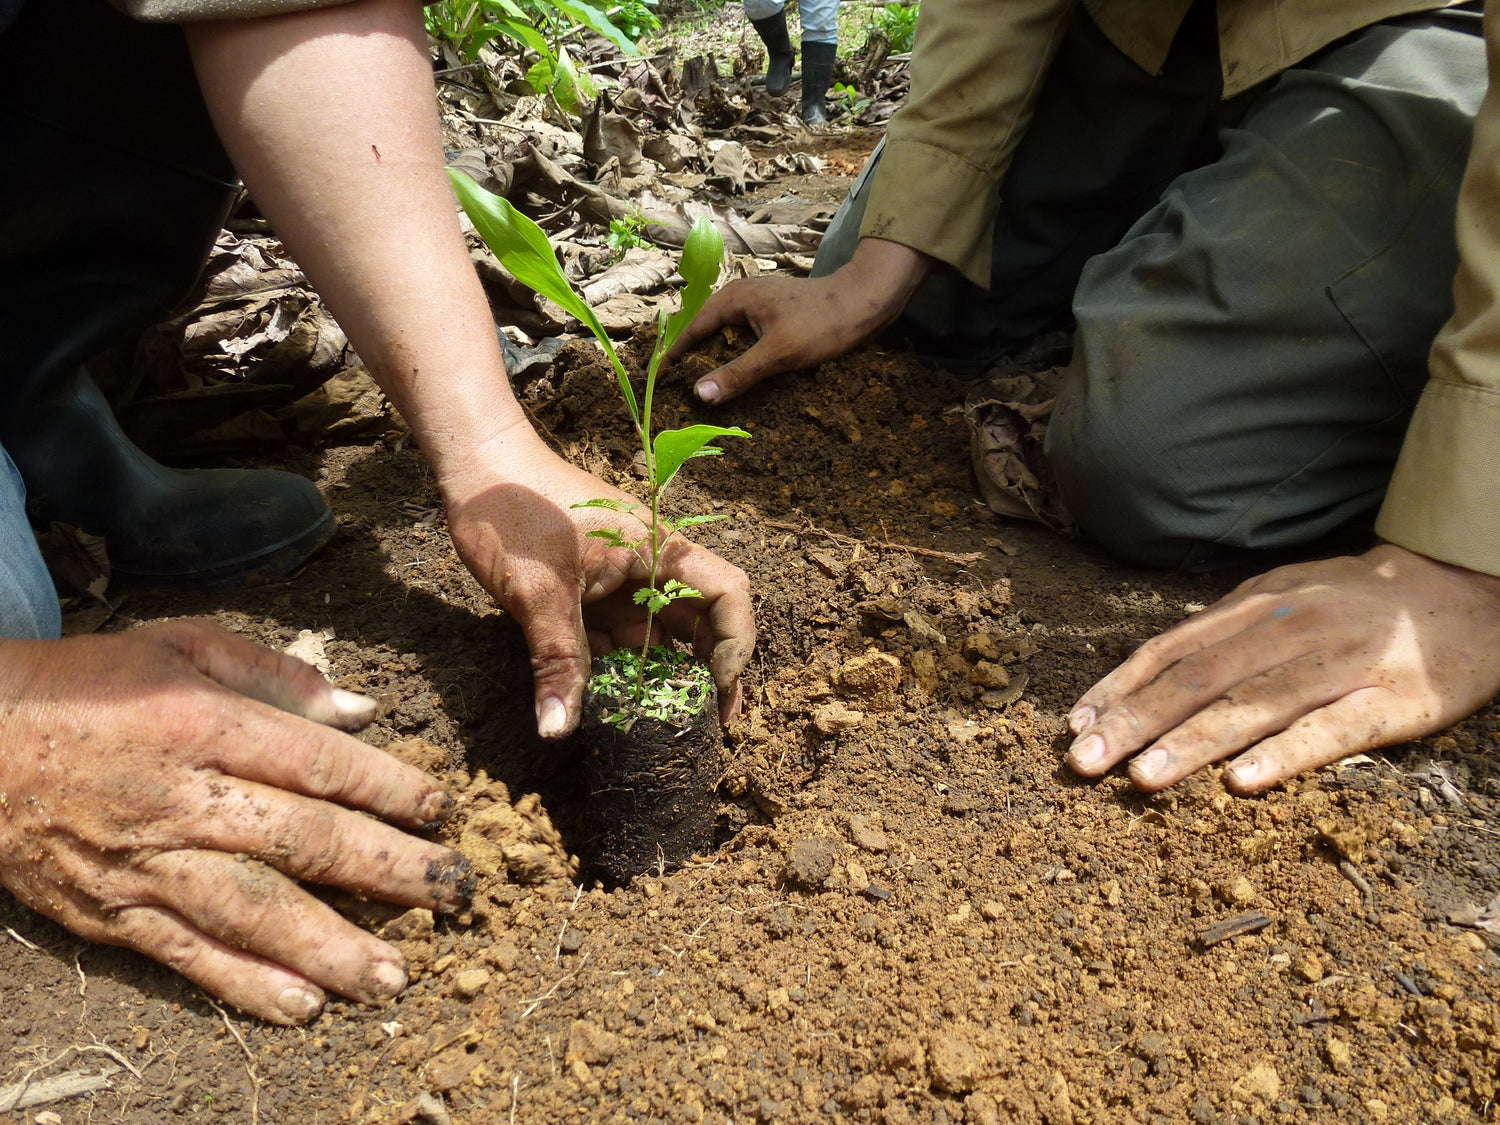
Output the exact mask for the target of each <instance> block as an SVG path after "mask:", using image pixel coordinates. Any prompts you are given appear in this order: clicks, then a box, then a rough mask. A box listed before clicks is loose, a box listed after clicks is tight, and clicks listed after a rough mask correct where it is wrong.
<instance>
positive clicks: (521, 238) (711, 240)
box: [448, 168, 750, 722]
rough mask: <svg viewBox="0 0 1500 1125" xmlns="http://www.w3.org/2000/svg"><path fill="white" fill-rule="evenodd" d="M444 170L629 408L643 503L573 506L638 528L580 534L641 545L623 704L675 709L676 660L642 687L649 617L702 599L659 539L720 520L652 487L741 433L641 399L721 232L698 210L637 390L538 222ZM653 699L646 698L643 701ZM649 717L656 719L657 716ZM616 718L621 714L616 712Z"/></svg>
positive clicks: (652, 388) (482, 229)
mask: <svg viewBox="0 0 1500 1125" xmlns="http://www.w3.org/2000/svg"><path fill="white" fill-rule="evenodd" d="M448 176H449V178H450V179H451V180H452V181H453V187H454V190H455V191H456V192H457V194H458V198H459V202H460V203H462V204H463V208H464V210H465V211H466V212H467V213H468V216H469V218H470V219H471V220H472V221H473V223H474V227H475V229H476V230H477V231H478V232H479V235H480V237H481V238H483V239H484V241H485V243H486V245H488V246H489V248H490V249H491V250H492V251H494V253H495V256H496V257H497V258H499V259H500V262H501V264H502V265H504V266H505V268H506V269H508V270H509V271H510V272H511V274H512V275H514V277H515V278H516V280H518V281H520V282H522V283H523V284H525V285H527V286H529V287H530V288H532V289H534V290H535V291H536V292H538V293H540V294H542V295H543V296H544V297H548V298H550V299H551V300H553V301H555V302H557V304H559V305H561V306H562V307H563V308H564V309H565V310H566V311H567V312H569V313H570V314H572V315H573V316H575V317H577V318H578V320H579V322H580V323H582V324H583V325H585V326H586V327H587V328H588V329H589V331H590V332H592V333H593V334H594V337H595V338H596V339H597V340H598V341H599V344H600V346H601V347H602V348H603V349H604V354H605V355H606V356H607V357H608V358H609V361H610V364H611V366H612V367H613V368H614V372H615V380H616V383H617V385H618V386H619V390H620V397H621V398H622V399H623V400H624V402H625V407H626V409H627V410H628V411H629V413H630V421H631V424H632V426H633V427H634V429H635V432H636V435H637V437H638V438H639V439H640V443H641V450H642V453H643V454H644V455H645V460H646V480H647V486H648V494H647V500H646V502H645V503H644V504H642V503H632V502H626V501H620V500H611V499H599V500H589V501H585V502H584V503H583V504H578V505H574V506H575V507H593V508H606V509H609V510H610V511H614V512H618V513H620V514H621V515H628V516H630V517H632V518H633V519H635V520H636V521H637V522H638V523H639V524H640V525H641V527H642V528H643V531H644V533H643V534H642V535H641V536H640V537H639V538H632V537H631V536H630V535H628V534H627V533H626V532H625V531H624V529H622V528H607V529H600V530H597V531H591V532H589V534H590V535H591V536H594V537H596V538H599V539H603V540H605V541H607V542H609V543H611V544H612V545H614V546H617V547H624V548H628V549H630V550H633V551H641V553H642V557H643V558H644V559H645V561H646V564H647V568H648V573H647V581H646V585H645V586H643V587H642V588H641V589H639V590H637V591H636V592H635V595H634V597H635V601H636V604H638V605H642V606H644V607H645V610H646V634H647V640H646V644H645V645H644V646H643V647H642V650H641V653H640V657H639V659H638V660H636V661H632V662H631V663H633V664H634V665H635V667H634V668H633V669H632V671H633V672H634V684H633V687H632V688H631V690H630V696H631V698H632V702H634V704H635V705H636V707H637V708H638V709H641V710H644V711H645V713H647V714H650V713H652V711H653V710H657V711H663V710H665V711H675V710H677V709H678V708H679V706H680V705H681V704H682V703H683V702H685V700H683V699H682V696H683V692H682V691H681V690H680V686H673V684H672V683H671V682H670V681H672V680H673V679H677V680H678V681H679V685H680V678H681V669H680V667H679V665H680V661H678V660H676V659H667V665H668V668H667V671H666V676H665V679H666V680H667V681H668V682H667V683H666V684H665V685H664V687H663V689H662V690H661V693H660V695H659V696H658V697H657V698H656V699H655V700H654V701H653V699H652V698H651V697H650V695H649V693H648V677H647V666H648V663H649V660H648V656H649V646H650V634H651V625H652V622H653V621H654V620H655V618H656V615H657V614H658V613H660V612H661V611H662V610H664V609H666V608H667V606H669V605H671V604H672V603H673V602H674V601H677V600H679V599H682V598H698V597H702V594H701V593H699V591H697V590H695V589H693V588H692V587H691V586H689V585H688V584H687V583H685V582H681V581H679V580H678V579H676V578H668V579H666V580H665V581H663V580H662V578H661V572H660V570H661V566H660V564H661V556H662V551H663V550H664V549H665V547H666V543H667V540H668V539H669V538H670V537H671V536H672V534H673V533H674V532H676V531H678V530H680V529H682V528H685V527H692V526H695V525H697V524H704V523H710V522H712V521H714V520H720V519H725V518H727V517H725V516H723V515H706V514H690V515H686V516H682V517H680V518H678V519H675V520H674V519H669V518H668V517H667V516H666V515H665V514H664V513H663V512H662V507H661V498H662V494H663V493H664V492H665V490H666V488H667V486H668V485H669V484H671V483H672V480H673V478H674V477H676V475H677V472H678V470H679V469H681V468H682V466H683V465H684V464H686V463H687V461H688V460H689V459H690V458H693V457H708V456H714V455H717V454H719V453H722V452H723V451H722V450H720V449H719V448H718V447H717V446H715V445H713V444H711V443H712V442H715V441H718V440H720V439H722V438H726V437H749V436H750V435H749V434H748V433H747V432H746V431H744V430H742V429H740V428H739V427H738V426H713V425H708V424H704V423H699V424H697V425H692V426H685V427H683V428H681V429H669V430H660V431H658V432H656V433H655V434H653V433H652V425H651V422H652V418H651V405H652V399H653V398H654V396H655V392H656V378H657V374H658V372H659V371H660V369H661V364H662V361H663V359H665V357H666V354H667V350H668V349H669V348H670V347H671V346H672V344H673V343H674V342H675V341H676V340H677V338H678V337H679V336H681V335H682V331H683V329H685V328H686V327H687V326H688V324H689V323H690V322H691V321H692V319H693V317H694V316H696V315H697V314H698V310H699V309H701V308H702V307H703V303H704V302H705V301H707V300H708V296H709V293H710V292H712V290H713V286H714V283H715V282H716V281H717V280H718V278H719V267H720V265H721V264H722V263H723V260H724V240H723V238H722V237H721V236H720V234H719V232H718V231H717V230H716V229H715V228H714V225H713V223H712V222H711V221H710V220H709V219H708V218H707V217H706V216H700V217H699V219H698V221H697V222H696V223H694V224H693V228H692V230H691V231H690V232H689V233H688V237H687V241H686V242H685V244H684V245H683V248H682V258H681V261H680V263H679V265H678V270H679V272H681V274H682V277H683V280H684V281H685V282H686V285H685V286H684V288H683V290H682V302H681V306H680V307H679V308H678V310H677V312H675V313H672V314H670V315H668V313H667V312H666V311H665V310H662V312H661V313H660V314H659V315H658V317H657V324H656V328H657V330H656V344H655V346H654V347H653V348H652V350H651V358H650V361H649V362H648V364H647V367H646V380H645V385H644V387H643V388H642V395H641V397H640V398H637V396H636V392H635V387H634V385H633V384H632V382H631V379H630V374H629V372H628V371H627V370H626V368H625V364H624V363H623V362H622V361H621V359H620V356H619V353H618V352H617V351H616V350H615V347H614V344H613V342H612V341H611V340H610V338H609V336H608V334H607V333H606V332H605V331H604V326H603V325H602V324H600V323H599V318H598V317H597V316H595V315H594V311H593V310H592V309H590V308H589V306H588V305H587V304H586V303H585V302H584V300H583V298H582V297H580V296H579V295H578V293H577V291H576V290H575V289H574V288H573V286H572V283H571V282H569V281H568V279H567V277H566V276H565V275H564V274H563V272H562V268H561V267H560V266H559V265H558V263H557V257H556V255H555V254H554V253H553V251H552V246H551V243H549V242H548V241H547V236H546V234H545V233H543V231H542V229H541V228H540V227H539V226H537V225H536V223H534V222H532V221H531V220H530V219H529V218H527V217H526V216H525V215H523V214H521V212H519V211H517V210H516V209H515V208H514V207H513V206H512V205H511V204H510V202H509V201H508V200H506V199H504V198H503V197H501V196H497V195H494V194H493V193H491V192H488V191H486V190H485V189H483V188H481V187H480V186H479V185H478V184H476V183H475V182H474V181H473V180H471V179H470V178H469V177H468V176H466V175H464V174H463V173H462V172H459V171H457V170H456V169H452V168H450V169H449V170H448ZM653 702H655V704H656V706H655V707H654V708H653ZM657 717H663V716H661V715H660V714H659V715H658V716H657ZM620 721H622V722H626V721H629V718H628V716H623V715H622V716H620Z"/></svg>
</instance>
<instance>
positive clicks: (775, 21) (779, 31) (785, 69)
mask: <svg viewBox="0 0 1500 1125" xmlns="http://www.w3.org/2000/svg"><path fill="white" fill-rule="evenodd" d="M750 26H751V27H753V28H755V33H756V34H757V35H759V36H760V41H761V42H762V43H764V44H765V45H766V93H768V94H770V95H771V96H772V97H777V98H779V97H781V95H782V94H784V93H786V92H787V91H788V90H789V89H791V86H792V63H794V62H796V61H797V52H796V51H794V50H793V49H792V37H791V35H790V34H789V33H788V32H787V29H786V9H785V8H783V9H782V10H781V11H779V12H777V13H776V14H775V15H774V16H767V17H766V18H765V19H763V20H751V21H750Z"/></svg>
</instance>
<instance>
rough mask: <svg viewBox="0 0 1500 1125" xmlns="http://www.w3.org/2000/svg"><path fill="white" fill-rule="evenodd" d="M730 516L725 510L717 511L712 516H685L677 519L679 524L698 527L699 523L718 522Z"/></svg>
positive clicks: (680, 525)
mask: <svg viewBox="0 0 1500 1125" xmlns="http://www.w3.org/2000/svg"><path fill="white" fill-rule="evenodd" d="M728 518H729V516H728V515H727V514H725V513H724V512H717V513H715V514H714V515H711V516H683V517H682V518H681V519H680V520H678V521H677V526H678V527H697V526H698V525H699V524H703V523H718V522H719V521H720V520H727V519H728Z"/></svg>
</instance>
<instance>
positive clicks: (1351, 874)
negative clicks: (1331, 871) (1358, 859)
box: [1339, 859, 1375, 906]
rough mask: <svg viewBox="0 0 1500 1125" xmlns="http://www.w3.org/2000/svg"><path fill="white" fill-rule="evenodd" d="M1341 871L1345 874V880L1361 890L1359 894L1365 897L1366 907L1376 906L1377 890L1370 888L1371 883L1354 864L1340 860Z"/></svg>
mask: <svg viewBox="0 0 1500 1125" xmlns="http://www.w3.org/2000/svg"><path fill="white" fill-rule="evenodd" d="M1339 870H1340V871H1342V872H1343V873H1344V878H1345V879H1348V880H1349V882H1351V883H1353V884H1354V885H1355V886H1356V887H1357V888H1359V893H1360V894H1361V895H1363V896H1364V900H1365V905H1366V906H1374V905H1375V888H1374V887H1372V886H1370V883H1369V881H1368V880H1367V879H1366V878H1365V877H1364V876H1363V875H1361V874H1360V873H1359V871H1358V870H1357V869H1356V868H1355V866H1354V864H1352V863H1350V862H1349V861H1348V860H1347V859H1341V860H1339Z"/></svg>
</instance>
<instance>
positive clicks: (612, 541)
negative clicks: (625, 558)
mask: <svg viewBox="0 0 1500 1125" xmlns="http://www.w3.org/2000/svg"><path fill="white" fill-rule="evenodd" d="M587 535H588V537H589V538H590V539H603V540H604V541H605V542H606V543H608V544H609V545H610V546H611V547H626V548H628V549H629V550H632V551H633V550H635V549H636V548H637V547H639V546H640V545H641V544H642V543H644V542H645V540H644V539H635V540H630V539H626V538H625V536H624V535H622V534H621V533H620V532H619V531H617V530H616V529H615V528H612V527H599V528H595V529H594V530H593V531H590V532H588V533H587Z"/></svg>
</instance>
